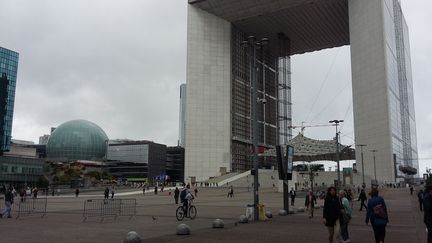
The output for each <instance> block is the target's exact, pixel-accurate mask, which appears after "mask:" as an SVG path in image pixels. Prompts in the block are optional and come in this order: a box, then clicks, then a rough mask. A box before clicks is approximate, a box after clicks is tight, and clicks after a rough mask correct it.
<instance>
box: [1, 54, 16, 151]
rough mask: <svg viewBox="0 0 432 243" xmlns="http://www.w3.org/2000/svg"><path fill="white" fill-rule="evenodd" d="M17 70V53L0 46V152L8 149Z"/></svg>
mask: <svg viewBox="0 0 432 243" xmlns="http://www.w3.org/2000/svg"><path fill="white" fill-rule="evenodd" d="M17 71H18V53H16V52H14V51H11V50H8V49H5V48H2V47H0V107H1V108H0V153H2V152H4V151H9V148H10V142H11V138H12V120H13V111H14V103H15V89H16V81H17Z"/></svg>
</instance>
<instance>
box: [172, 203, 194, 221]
mask: <svg viewBox="0 0 432 243" xmlns="http://www.w3.org/2000/svg"><path fill="white" fill-rule="evenodd" d="M192 201H193V200H189V203H188V205H189V206H188V209H187V210H188V213H187V214H186V212H185V208H184V207H183V205H182V206H179V207H178V208H177V210H176V218H177V220H178V221H182V220H183V219H184V218H185V217H186V218H190V219H195V217H196V215H197V210H196V207H195V206H194V205H192Z"/></svg>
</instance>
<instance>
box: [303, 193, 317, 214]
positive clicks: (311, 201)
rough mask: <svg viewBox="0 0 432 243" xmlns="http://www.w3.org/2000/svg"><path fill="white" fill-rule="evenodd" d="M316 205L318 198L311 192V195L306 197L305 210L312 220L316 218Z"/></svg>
mask: <svg viewBox="0 0 432 243" xmlns="http://www.w3.org/2000/svg"><path fill="white" fill-rule="evenodd" d="M315 204H316V197H315V195H314V194H313V192H312V191H309V193H308V194H307V195H306V200H305V208H306V209H307V210H308V211H309V218H310V219H311V218H313V216H314V209H315Z"/></svg>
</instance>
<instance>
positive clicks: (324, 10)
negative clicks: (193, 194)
mask: <svg viewBox="0 0 432 243" xmlns="http://www.w3.org/2000/svg"><path fill="white" fill-rule="evenodd" d="M250 35H254V36H256V37H257V39H258V40H259V39H260V38H262V37H267V38H269V39H270V42H269V44H268V45H267V46H266V47H265V49H264V50H257V54H256V60H257V68H258V69H257V75H258V84H259V85H258V96H259V97H258V98H260V99H265V100H266V102H265V103H262V102H261V103H259V104H258V113H259V145H260V147H264V148H271V147H273V146H274V145H276V144H277V143H278V142H280V143H286V141H287V140H288V139H290V137H291V133H290V129H289V127H290V125H291V87H290V86H291V77H290V56H291V55H296V54H302V53H307V52H311V51H317V50H321V49H325V48H332V47H338V46H343V45H350V47H351V65H352V87H353V111H354V127H355V141H356V143H357V144H367V145H368V146H367V148H366V150H365V151H369V150H371V149H376V150H378V152H377V153H376V161H377V163H376V170H377V177H378V178H379V180H380V181H383V182H384V181H387V182H394V181H396V180H397V177H399V176H402V175H403V174H402V172H401V171H400V170H399V169H398V168H399V166H409V167H413V168H416V169H417V170H418V162H417V160H416V159H417V144H416V140H417V138H416V125H415V115H414V104H413V88H412V87H413V85H412V77H411V61H410V47H409V39H408V27H407V24H406V22H405V19H404V17H403V14H402V10H401V7H400V1H399V0H361V1H360V0H260V1H254V0H189V4H188V40H187V42H188V44H187V97H188V98H187V114H186V158H185V178H186V179H188V178H189V180H194V179H195V180H197V181H200V180H205V179H208V178H209V177H213V176H218V175H220V174H221V173H223V172H225V171H243V170H247V169H249V168H250V167H251V159H250V154H251V149H250V113H249V112H250V111H249V110H250V95H249V94H250V86H249V83H250V76H251V75H250V70H251V69H250V60H252V59H251V58H250V55H249V52H247V51H245V50H244V48H242V46H241V43H242V41H243V40H245V39H246V38H247V37H248V36H250ZM294 92H295V91H294ZM356 157H357V158H360V152H359V151H357V156H356ZM364 158H365V159H364V160H365V165H364V167H365V174H367V175H373V172H374V168H373V163H372V162H373V159H372V153H369V152H367V153H365V156H364ZM268 163H270V164H271V161H270V162H269V161H261V164H262V165H263V166H265V165H267V164H268ZM358 164H360V161H358Z"/></svg>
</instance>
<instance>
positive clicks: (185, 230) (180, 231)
mask: <svg viewBox="0 0 432 243" xmlns="http://www.w3.org/2000/svg"><path fill="white" fill-rule="evenodd" d="M190 231H191V230H190V227H189V225H187V224H179V225H177V232H176V234H177V235H190Z"/></svg>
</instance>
